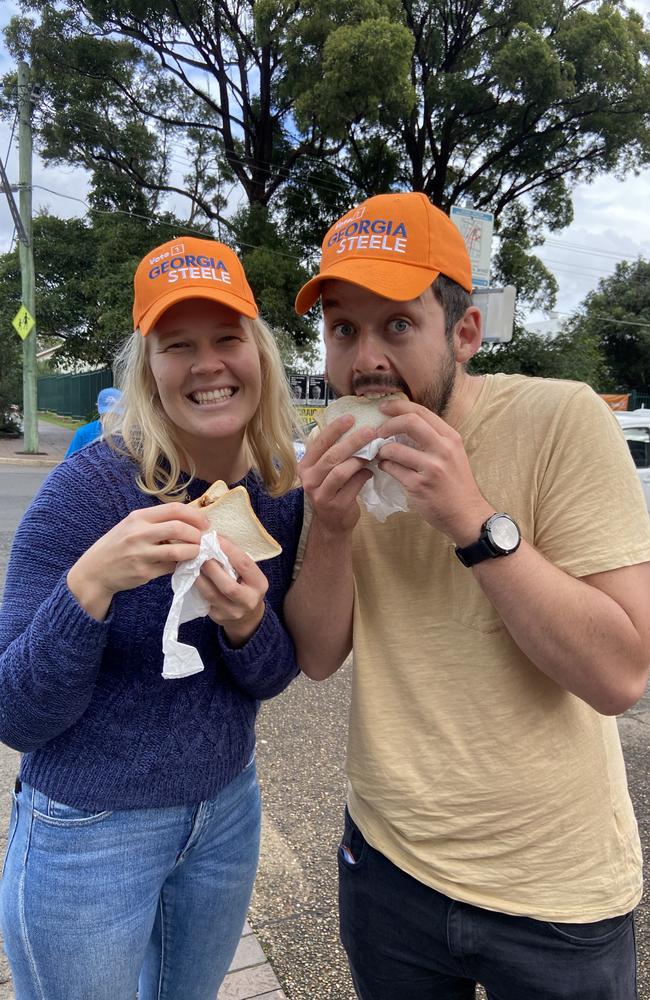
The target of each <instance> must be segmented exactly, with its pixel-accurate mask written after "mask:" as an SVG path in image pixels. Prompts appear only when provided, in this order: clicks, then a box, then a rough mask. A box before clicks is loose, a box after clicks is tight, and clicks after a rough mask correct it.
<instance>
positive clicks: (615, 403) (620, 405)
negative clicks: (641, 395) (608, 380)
mask: <svg viewBox="0 0 650 1000" xmlns="http://www.w3.org/2000/svg"><path fill="white" fill-rule="evenodd" d="M600 398H601V399H604V400H605V402H606V403H607V404H608V405H609V406H610V407H611V408H612V410H627V408H628V403H629V401H630V396H629V393H628V394H626V395H623V394H618V395H616V394H615V393H611V392H601V393H600Z"/></svg>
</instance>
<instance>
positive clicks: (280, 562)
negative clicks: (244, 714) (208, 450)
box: [218, 484, 303, 700]
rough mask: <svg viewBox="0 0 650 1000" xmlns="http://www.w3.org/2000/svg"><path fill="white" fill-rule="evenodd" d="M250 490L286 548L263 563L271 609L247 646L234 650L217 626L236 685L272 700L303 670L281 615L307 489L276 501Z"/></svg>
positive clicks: (257, 507)
mask: <svg viewBox="0 0 650 1000" xmlns="http://www.w3.org/2000/svg"><path fill="white" fill-rule="evenodd" d="M249 492H250V494H251V499H252V502H253V506H254V508H255V512H256V514H257V516H258V517H259V518H260V520H261V521H262V523H263V524H264V526H265V527H266V528H267V530H268V531H270V532H271V534H272V535H273V537H274V538H276V539H277V540H278V542H280V544H281V546H282V554H281V555H280V556H278V557H277V558H276V559H269V560H267V561H265V562H262V563H260V568H261V569H262V571H263V572H264V573H265V574H266V577H267V579H268V581H269V589H268V592H267V595H266V610H265V612H264V617H263V618H262V621H261V622H260V624H259V626H258V628H257V630H256V631H255V632H254V633H253V635H252V636H251V637H250V639H249V640H248V642H247V643H245V645H243V646H240V647H239V648H238V649H233V648H232V646H231V645H230V644H229V642H228V639H227V638H226V635H225V633H224V632H223V629H221V628H220V629H219V630H218V635H219V646H220V650H221V654H222V657H223V661H224V663H225V665H226V667H227V669H228V672H229V673H230V675H231V677H232V678H233V680H234V682H235V684H236V685H237V687H239V688H240V689H241V690H242V691H244V692H245V693H246V694H247V695H249V697H251V698H255V699H257V700H263V699H265V698H273V697H275V695H276V694H280V692H281V691H284V689H285V688H286V687H287V686H288V685H289V684H290V683H291V681H292V680H293V678H294V677H296V676H297V675H298V673H299V668H298V663H297V661H296V652H295V649H294V646H293V641H292V640H291V637H290V635H289V633H288V631H287V628H286V626H285V624H284V619H283V617H282V606H283V603H284V598H285V595H286V592H287V590H288V589H289V587H290V585H291V579H292V576H293V565H294V562H295V558H296V550H297V547H298V539H299V537H300V529H301V525H302V514H303V495H302V490H291V491H290V492H289V493H287V494H285V495H284V496H283V497H280V498H277V499H273V498H271V497H268V496H267V495H266V494H265V493H264V491H263V490H261V489H259V488H257V489H253V488H252V486H251V484H249Z"/></svg>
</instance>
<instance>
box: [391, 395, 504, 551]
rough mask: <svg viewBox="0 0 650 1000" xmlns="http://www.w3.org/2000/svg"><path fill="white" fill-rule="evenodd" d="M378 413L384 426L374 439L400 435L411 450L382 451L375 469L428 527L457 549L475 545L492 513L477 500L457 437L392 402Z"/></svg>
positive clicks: (410, 406)
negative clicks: (385, 475) (403, 492)
mask: <svg viewBox="0 0 650 1000" xmlns="http://www.w3.org/2000/svg"><path fill="white" fill-rule="evenodd" d="M380 408H381V410H382V412H384V413H385V414H386V423H385V424H382V426H381V427H380V428H378V430H377V431H376V435H377V436H381V437H391V436H393V435H395V436H396V435H398V434H402V435H406V436H407V437H408V438H410V440H411V441H412V442H413V444H386V445H384V447H383V448H382V449H381V451H380V452H379V468H380V469H382V470H383V471H384V472H387V473H388V474H389V475H391V476H393V477H394V478H395V479H397V480H398V481H399V482H400V483H401V484H402V486H403V487H404V489H405V490H406V492H407V493H408V495H409V498H410V503H411V507H412V508H413V509H414V510H417V511H418V512H419V513H420V514H421V516H422V517H423V518H424V519H425V521H428V523H429V524H430V525H431V526H432V527H434V528H437V529H438V530H439V531H442V532H444V534H446V535H448V536H449V537H450V538H451V539H452V541H453V542H455V544H456V545H467V544H469V543H470V542H473V541H475V540H476V538H477V537H478V531H479V528H480V526H481V524H482V523H483V521H485V520H486V518H488V517H489V516H490V514H493V513H494V508H493V507H491V506H490V504H489V503H488V502H487V500H485V498H484V497H483V496H482V495H481V491H480V490H479V488H478V485H477V483H476V480H475V479H474V474H473V472H472V470H471V468H470V464H469V460H468V458H467V454H466V452H465V447H464V445H463V440H462V438H461V436H460V434H459V433H458V432H457V431H455V430H454V429H453V427H450V426H449V424H447V423H445V421H444V420H443V419H442V418H441V417H439V416H437V415H436V414H435V413H432V412H431V411H430V410H427V409H426V407H424V406H420V405H419V404H418V403H411V402H410V401H408V400H393V401H391V402H389V403H382V405H381V407H380Z"/></svg>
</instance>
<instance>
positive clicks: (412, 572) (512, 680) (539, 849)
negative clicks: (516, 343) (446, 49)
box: [347, 375, 650, 922]
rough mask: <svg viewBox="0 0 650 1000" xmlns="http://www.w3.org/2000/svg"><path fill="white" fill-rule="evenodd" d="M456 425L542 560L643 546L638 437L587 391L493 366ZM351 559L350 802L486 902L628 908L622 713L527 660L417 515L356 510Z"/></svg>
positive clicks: (578, 917)
mask: <svg viewBox="0 0 650 1000" xmlns="http://www.w3.org/2000/svg"><path fill="white" fill-rule="evenodd" d="M459 430H460V433H461V435H462V437H463V441H464V444H465V448H466V451H467V454H468V457H469V461H470V463H471V466H472V470H473V472H474V475H475V477H476V480H477V483H478V485H479V488H480V489H481V492H482V493H483V495H484V496H485V498H486V499H487V500H488V501H489V502H490V504H491V505H492V506H493V507H494V509H495V510H497V511H506V512H507V513H509V514H510V515H511V516H512V517H514V518H515V520H516V521H517V523H518V524H519V526H520V529H521V532H522V535H523V537H524V538H525V539H526V540H527V541H529V542H530V543H532V544H533V545H534V546H535V547H536V548H537V549H538V550H539V551H540V552H541V553H542V554H543V555H544V556H545V557H546V558H547V559H548V560H549V561H550V562H552V563H554V564H555V565H556V566H558V567H560V568H561V569H563V570H565V571H566V572H567V573H570V574H571V575H572V576H575V577H582V576H586V575H588V574H591V573H597V572H602V571H605V570H609V569H613V568H616V567H621V566H628V565H633V564H635V563H640V562H644V561H646V560H650V519H649V518H648V514H647V512H646V507H645V503H644V500H643V495H642V492H641V488H640V485H639V482H638V479H637V476H636V473H635V470H634V466H633V463H632V460H631V458H630V455H629V451H628V448H627V445H626V443H625V441H624V439H623V435H622V433H621V431H620V429H619V427H618V425H617V423H616V420H615V418H614V416H613V415H612V413H611V412H610V411H609V410H608V408H607V406H606V405H605V404H604V403H603V402H602V400H600V399H599V398H598V397H597V396H596V394H595V393H594V392H592V390H591V389H590V388H588V387H587V386H585V385H582V384H580V383H576V382H560V381H555V380H547V379H528V378H524V377H523V376H519V375H494V376H487V377H486V378H485V381H484V385H483V387H482V390H481V394H480V396H479V398H478V400H477V402H476V404H475V405H474V408H473V409H472V411H471V413H470V414H469V415H468V417H467V418H466V419H465V421H464V423H463V425H462V426H461V427H460V428H459ZM353 560H354V573H355V584H356V599H355V613H354V669H353V681H352V708H351V719H350V739H349V747H348V764H347V769H348V776H349V781H350V788H349V808H350V812H351V814H352V816H353V818H354V820H355V821H356V823H357V824H358V825H359V827H360V828H361V830H362V831H363V833H364V835H365V837H366V839H367V840H368V842H369V843H370V844H372V845H373V846H374V847H375V848H377V849H378V850H379V851H381V852H382V853H383V854H384V855H385V856H386V857H388V858H390V859H391V860H392V861H393V862H394V863H395V864H396V865H398V866H399V867H400V868H401V869H402V870H404V871H406V872H408V873H409V874H411V875H412V876H414V877H415V878H416V879H419V880H420V881H421V882H423V883H425V884H427V885H429V886H432V887H433V888H435V889H437V890H439V891H441V892H443V893H445V894H447V895H448V896H451V897H452V898H454V899H458V900H464V901H466V902H469V903H472V904H475V905H477V906H482V907H486V908H488V909H493V910H497V911H501V912H505V913H511V914H523V915H526V916H529V917H534V918H538V919H542V920H558V921H561V920H564V921H576V922H578V921H595V920H600V919H604V918H606V917H610V916H614V915H617V914H619V913H624V912H627V911H628V910H630V909H631V908H632V907H633V906H634V905H635V904H636V903H637V902H638V900H639V898H640V895H641V885H642V883H641V852H640V844H639V837H638V831H637V826H636V821H635V818H634V814H633V811H632V805H631V802H630V798H629V795H628V791H627V782H626V776H625V767H624V763H623V757H622V752H621V745H620V740H619V737H618V731H617V726H616V720H615V719H613V718H608V717H604V716H601V715H599V714H598V713H597V712H595V711H594V710H593V709H592V708H590V707H589V706H588V705H587V704H586V703H585V702H583V701H582V700H581V699H579V698H577V697H575V696H574V695H572V694H569V693H568V692H567V691H564V690H563V689H562V688H560V687H559V686H558V685H557V684H555V683H554V682H553V681H552V680H550V679H549V678H547V677H546V676H545V675H544V674H543V673H542V672H541V671H540V670H538V669H537V668H536V667H535V666H533V664H532V663H531V662H530V660H528V659H527V657H526V656H525V655H524V654H523V653H522V652H521V651H520V650H519V648H518V647H517V646H516V645H515V643H514V642H513V640H512V639H511V638H510V635H509V634H508V632H507V631H506V629H505V627H504V625H503V622H502V621H501V619H500V618H499V616H498V614H497V613H496V611H495V610H494V608H493V607H492V605H491V604H490V602H489V600H488V599H487V597H486V596H485V595H484V593H483V591H482V590H481V588H480V586H479V584H478V583H477V581H476V579H475V578H474V575H473V573H472V571H471V570H469V569H467V568H466V567H464V566H462V565H461V563H460V562H459V561H458V559H457V558H456V556H455V554H454V547H453V544H452V542H451V541H450V540H449V539H448V538H447V537H446V536H444V535H442V534H441V533H439V532H438V531H436V530H435V529H433V528H432V527H431V526H430V525H429V524H427V523H426V522H425V521H424V520H423V519H422V518H421V517H420V516H418V515H417V514H414V513H406V514H394V515H393V516H392V517H390V518H388V520H387V521H386V522H385V523H384V524H380V523H379V522H377V521H376V520H375V519H374V518H372V517H370V516H369V515H368V514H367V513H366V512H365V510H364V511H363V513H362V516H361V520H360V522H359V524H358V526H357V528H356V529H355V532H354V536H353ZM531 614H534V609H531ZM612 670H616V663H615V662H614V663H612Z"/></svg>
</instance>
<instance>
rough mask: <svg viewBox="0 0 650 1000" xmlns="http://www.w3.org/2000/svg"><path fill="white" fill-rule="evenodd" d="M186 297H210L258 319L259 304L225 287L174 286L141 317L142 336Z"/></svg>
mask: <svg viewBox="0 0 650 1000" xmlns="http://www.w3.org/2000/svg"><path fill="white" fill-rule="evenodd" d="M185 299H208V300H209V301H210V302H218V303H219V304H220V305H223V306H228V307H229V308H230V309H234V310H235V312H238V313H241V314H242V316H247V317H248V318H249V319H256V318H257V316H258V315H259V312H258V309H257V306H255V305H253V304H252V303H250V302H247V301H246V299H242V298H240V296H239V295H235V294H234V293H233V292H229V291H228V290H227V289H225V288H224V289H218V290H217V289H213V288H206V287H205V285H201V286H198V287H197V288H188V287H187V286H185V287H184V288H174V289H173V290H172V291H171V292H167V294H166V295H161V296H160V298H159V299H156V301H155V302H154V303H153V305H151V306H150V307H149V309H147V311H146V313H145V314H144V316H142V317H141V318H140V322H139V323H138V327H137V328H138V329H139V330H140V333H141V334H142V336H143V337H146V336H147V334H148V333H150V331H151V330H152V328H153V327H154V326H155V324H156V322H157V321H158V320H159V319H160V317H161V316H162V314H163V313H164V312H166V311H167V310H168V309H169V308H170V307H171V306H173V305H176V303H177V302H183V301H184V300H185Z"/></svg>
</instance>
